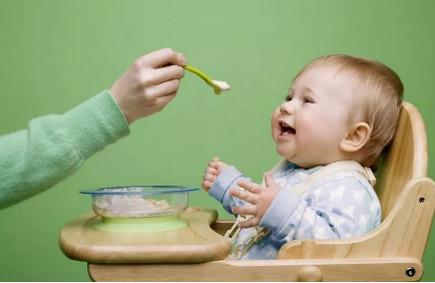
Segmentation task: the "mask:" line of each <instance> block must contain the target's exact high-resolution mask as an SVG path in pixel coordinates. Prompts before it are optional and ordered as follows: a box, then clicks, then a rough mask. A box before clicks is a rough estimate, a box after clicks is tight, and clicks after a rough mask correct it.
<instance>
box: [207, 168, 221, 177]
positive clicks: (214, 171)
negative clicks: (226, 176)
mask: <svg viewBox="0 0 435 283" xmlns="http://www.w3.org/2000/svg"><path fill="white" fill-rule="evenodd" d="M206 173H207V174H211V175H213V176H216V175H217V173H218V171H217V170H216V169H215V168H213V167H207V171H206Z"/></svg>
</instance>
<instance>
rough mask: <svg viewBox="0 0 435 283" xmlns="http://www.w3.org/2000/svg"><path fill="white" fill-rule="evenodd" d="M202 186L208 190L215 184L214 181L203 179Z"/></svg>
mask: <svg viewBox="0 0 435 283" xmlns="http://www.w3.org/2000/svg"><path fill="white" fill-rule="evenodd" d="M201 186H202V188H203V189H204V190H205V191H206V192H208V191H209V190H210V188H211V186H213V183H212V182H210V181H207V180H205V181H202V183H201Z"/></svg>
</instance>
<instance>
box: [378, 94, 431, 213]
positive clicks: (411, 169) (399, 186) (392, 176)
mask: <svg viewBox="0 0 435 283" xmlns="http://www.w3.org/2000/svg"><path fill="white" fill-rule="evenodd" d="M376 173H377V174H376V175H377V176H376V177H377V178H378V183H377V185H376V186H375V189H376V192H377V194H378V196H379V199H380V201H381V207H382V216H383V217H382V218H383V219H385V217H386V216H387V215H388V214H389V212H390V211H391V208H392V207H393V206H394V204H395V202H396V200H397V198H398V197H399V195H400V193H401V192H402V190H403V189H404V187H405V185H406V184H407V183H408V181H409V180H411V179H415V178H422V177H425V176H426V174H427V142H426V130H425V127H424V123H423V120H422V118H421V116H420V114H419V112H418V110H417V109H416V108H415V107H414V106H413V105H411V104H409V103H408V102H403V103H402V108H401V111H400V118H399V124H398V127H397V130H396V134H395V136H394V139H393V142H392V145H391V147H390V149H389V150H388V151H387V152H386V153H385V155H384V156H383V159H382V160H381V162H380V166H379V170H378V172H376Z"/></svg>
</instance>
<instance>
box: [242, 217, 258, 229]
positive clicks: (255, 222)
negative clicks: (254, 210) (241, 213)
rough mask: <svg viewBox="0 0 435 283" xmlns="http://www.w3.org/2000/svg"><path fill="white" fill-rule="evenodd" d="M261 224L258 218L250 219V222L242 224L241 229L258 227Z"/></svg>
mask: <svg viewBox="0 0 435 283" xmlns="http://www.w3.org/2000/svg"><path fill="white" fill-rule="evenodd" d="M259 223H260V220H259V219H258V218H257V217H252V218H249V219H248V220H245V221H242V222H240V227H241V228H249V227H254V226H257V225H258V224H259Z"/></svg>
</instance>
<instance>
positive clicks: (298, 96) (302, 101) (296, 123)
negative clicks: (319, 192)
mask: <svg viewBox="0 0 435 283" xmlns="http://www.w3.org/2000/svg"><path fill="white" fill-rule="evenodd" d="M354 88H355V78H354V77H353V75H352V74H350V73H349V72H340V73H337V72H336V67H333V66H328V65H323V66H322V65H320V66H316V67H313V68H311V69H309V70H307V71H306V72H305V73H303V74H301V75H300V76H299V77H298V78H297V79H296V80H295V82H294V83H293V85H292V87H291V89H290V91H289V94H288V96H287V98H286V100H285V101H284V102H283V103H282V104H281V105H280V106H279V107H278V108H277V109H276V110H275V111H274V112H273V115H272V137H273V140H274V141H275V144H276V150H277V152H278V153H279V154H280V155H281V156H282V157H284V158H285V159H287V160H288V161H291V162H292V163H295V164H297V165H299V166H301V167H312V166H316V165H324V164H328V163H331V162H334V161H337V160H342V159H345V156H343V154H344V153H343V152H342V151H341V150H340V142H341V140H342V139H343V138H344V137H345V136H346V134H347V132H348V130H349V129H350V127H351V125H352V122H353V121H352V119H353V113H355V112H358V113H359V112H360V111H359V109H355V106H354V105H357V104H356V103H355V100H356V99H355V98H354V97H352V93H354V91H352V90H354Z"/></svg>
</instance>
